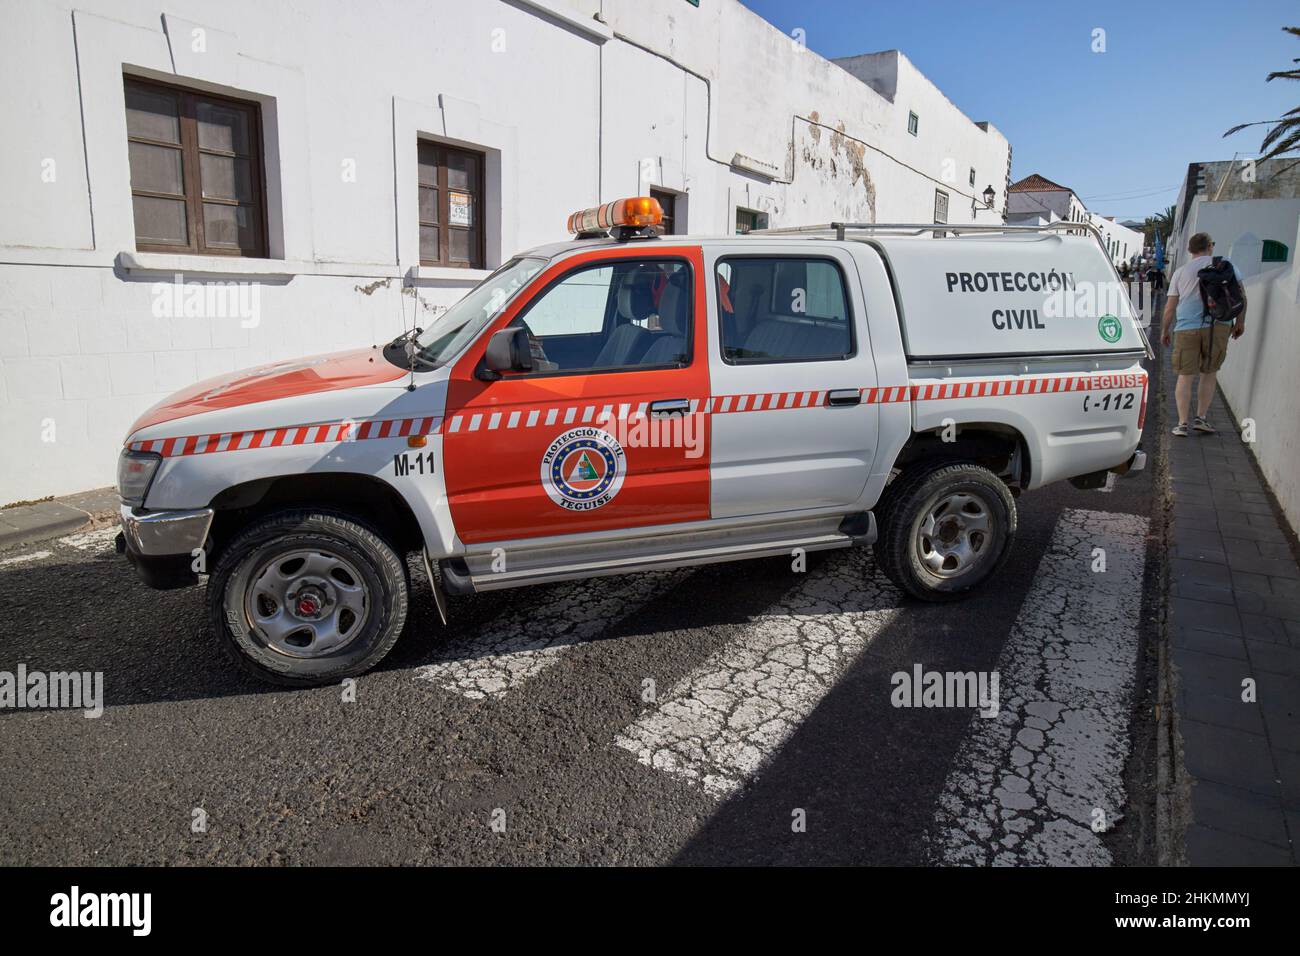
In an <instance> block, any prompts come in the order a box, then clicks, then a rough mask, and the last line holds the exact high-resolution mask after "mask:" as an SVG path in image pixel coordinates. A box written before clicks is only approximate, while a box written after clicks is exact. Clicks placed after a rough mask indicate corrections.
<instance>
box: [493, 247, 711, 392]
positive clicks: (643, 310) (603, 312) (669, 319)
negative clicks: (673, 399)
mask: <svg viewBox="0 0 1300 956" xmlns="http://www.w3.org/2000/svg"><path fill="white" fill-rule="evenodd" d="M691 290H692V278H691V269H690V266H689V265H688V264H687V263H686V262H684V261H682V260H678V259H620V260H618V261H615V262H604V263H600V264H597V265H592V266H588V267H585V268H581V269H576V270H574V271H573V272H570V273H568V274H566V275H564V276H562V277H561V278H560V279H558V280H556V281H555V282H553V283H552V284H551V285H550V286H549V287H548V288H547V289H545V290H544V291H543V292H542V293H541V294H540V295H538V297H537V298H536V299H535V300H534V301H533V302H531V303H530V304H529V305H528V306H527V307H525V309H524V310H523V311H522V312H521V313H520V314H519V316H517V317H516V318H515V319H514V321H513V322H512V323H511V325H512V326H523V327H524V328H526V329H528V333H529V335H530V337H531V338H532V340H533V343H534V349H533V352H534V356H535V357H536V358H537V359H539V365H538V369H537V371H538V372H539V373H542V374H547V373H550V374H555V373H572V372H588V371H609V370H612V369H634V368H635V369H644V368H672V367H680V366H683V365H686V364H688V363H689V362H690V356H691V339H692V325H693V324H694V323H693V319H692V316H693V314H694V310H693V308H692V303H691Z"/></svg>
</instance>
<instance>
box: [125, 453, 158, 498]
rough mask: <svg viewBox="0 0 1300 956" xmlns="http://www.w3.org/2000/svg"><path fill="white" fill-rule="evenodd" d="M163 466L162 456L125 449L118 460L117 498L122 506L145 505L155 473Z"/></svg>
mask: <svg viewBox="0 0 1300 956" xmlns="http://www.w3.org/2000/svg"><path fill="white" fill-rule="evenodd" d="M160 464H162V455H159V454H156V453H154V452H150V451H131V450H130V449H129V448H123V449H122V454H121V456H120V457H119V458H118V459H117V496H118V497H119V498H121V499H122V504H124V505H130V506H131V507H132V508H138V507H140V506H141V505H143V504H144V496H145V494H146V493H147V492H148V491H149V483H150V482H151V481H153V476H154V472H156V471H157V470H158V466H159V465H160Z"/></svg>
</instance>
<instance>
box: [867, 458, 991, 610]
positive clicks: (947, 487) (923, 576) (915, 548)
mask: <svg viewBox="0 0 1300 956" xmlns="http://www.w3.org/2000/svg"><path fill="white" fill-rule="evenodd" d="M881 501H882V504H881V506H880V508H879V511H880V514H878V518H879V522H880V533H879V536H878V537H877V539H876V544H875V553H876V561H877V563H878V564H879V565H880V567H881V570H883V571H884V572H885V575H886V576H887V577H888V578H889V579H890V580H891V581H893V582H894V583H895V584H897V585H898V586H899V587H900V588H902V589H903V590H904V591H906V592H907V593H908V594H911V595H912V596H913V597H917V598H920V599H921V600H923V601H934V602H942V601H954V600H957V599H958V598H961V597H964V596H966V595H967V594H969V593H970V592H971V591H972V590H973V589H975V588H976V587H978V586H979V585H980V584H982V583H983V582H984V581H985V580H987V579H988V578H989V577H990V576H991V575H993V574H995V573H996V572H997V571H998V569H999V568H1001V567H1002V565H1003V564H1004V563H1005V562H1006V559H1007V556H1008V555H1009V554H1010V553H1011V545H1012V542H1013V541H1014V540H1015V536H1016V503H1015V500H1014V499H1013V498H1012V497H1011V492H1010V491H1009V490H1008V489H1007V486H1006V485H1005V484H1004V483H1003V482H1002V481H1001V479H999V478H998V477H997V475H995V474H993V472H991V471H989V470H988V469H987V468H983V467H981V466H980V465H976V464H973V463H971V462H960V461H959V462H952V461H947V462H940V463H937V464H931V465H928V466H924V465H923V466H918V467H917V468H916V469H914V470H912V471H907V472H904V473H903V474H901V475H899V476H898V477H897V478H896V479H894V482H893V484H892V485H891V486H890V488H889V489H888V490H887V493H886V494H885V495H882V496H881Z"/></svg>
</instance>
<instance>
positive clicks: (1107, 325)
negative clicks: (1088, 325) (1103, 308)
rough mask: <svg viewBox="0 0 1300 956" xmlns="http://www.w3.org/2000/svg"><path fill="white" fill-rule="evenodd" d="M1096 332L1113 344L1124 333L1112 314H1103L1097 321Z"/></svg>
mask: <svg viewBox="0 0 1300 956" xmlns="http://www.w3.org/2000/svg"><path fill="white" fill-rule="evenodd" d="M1097 332H1098V334H1100V335H1101V337H1102V338H1103V339H1105V340H1106V341H1107V342H1110V343H1111V344H1114V343H1115V342H1118V341H1119V338H1120V336H1121V335H1123V334H1124V329H1123V327H1122V326H1121V325H1120V324H1119V319H1118V318H1116V317H1115V316H1113V315H1103V316H1102V317H1101V319H1100V321H1098V322H1097Z"/></svg>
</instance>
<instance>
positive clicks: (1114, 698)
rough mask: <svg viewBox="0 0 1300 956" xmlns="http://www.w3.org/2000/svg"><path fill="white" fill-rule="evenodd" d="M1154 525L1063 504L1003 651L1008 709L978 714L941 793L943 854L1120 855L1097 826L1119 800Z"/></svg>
mask: <svg viewBox="0 0 1300 956" xmlns="http://www.w3.org/2000/svg"><path fill="white" fill-rule="evenodd" d="M1146 535H1147V519H1146V518H1144V517H1141V516H1138V515H1128V514H1113V513H1108V512H1103V511H1085V510H1067V511H1064V512H1062V513H1061V516H1060V518H1059V519H1058V521H1057V523H1056V529H1055V530H1054V532H1053V534H1052V540H1051V543H1050V544H1049V546H1048V549H1047V551H1046V552H1045V553H1044V554H1043V558H1042V560H1041V561H1040V562H1039V565H1038V573H1037V575H1036V576H1035V578H1034V582H1033V585H1032V586H1031V587H1030V589H1029V593H1028V594H1026V595H1025V600H1024V604H1023V605H1022V606H1021V609H1020V614H1019V616H1018V617H1017V618H1016V623H1015V625H1014V626H1013V627H1012V630H1011V634H1010V636H1009V637H1008V639H1007V643H1006V644H1005V645H1004V647H1003V649H1002V654H1001V656H1000V657H999V659H998V665H997V668H998V672H999V674H1000V680H1001V698H1002V701H1001V712H1000V714H999V715H998V716H997V717H996V718H992V719H982V718H980V717H974V718H972V722H971V723H972V727H971V734H970V735H969V736H968V737H967V738H966V739H965V740H964V741H963V742H962V745H961V747H960V748H959V750H958V752H957V756H956V758H955V759H954V761H953V765H952V769H950V771H949V774H948V779H947V781H946V783H945V785H944V790H943V793H942V794H941V796H940V798H939V807H938V811H937V813H936V815H935V824H936V831H935V835H934V836H933V838H932V839H931V848H932V850H933V851H935V852H936V854H937V855H938V856H939V857H940V858H941V859H942V860H943V861H944V862H947V863H956V864H993V865H1049V866H1058V865H1062V864H1065V865H1086V866H1104V865H1108V864H1110V863H1111V862H1112V860H1111V855H1110V852H1109V851H1108V850H1107V849H1106V847H1105V846H1104V845H1103V844H1102V842H1101V838H1100V835H1099V834H1098V833H1096V832H1094V831H1093V824H1094V822H1095V821H1097V820H1101V819H1102V818H1101V817H1098V816H1097V815H1096V813H1095V811H1100V812H1101V813H1102V814H1103V815H1104V824H1105V827H1106V828H1109V827H1113V826H1114V825H1115V823H1116V821H1117V820H1119V819H1120V817H1121V815H1122V813H1123V810H1124V799H1125V798H1124V794H1125V789H1124V781H1123V773H1124V764H1125V762H1126V761H1127V759H1128V754H1129V744H1130V741H1129V730H1128V725H1129V707H1130V704H1131V702H1132V695H1133V681H1134V671H1135V669H1136V666H1137V652H1138V637H1139V633H1138V619H1139V615H1140V613H1141V610H1142V574H1143V569H1144V566H1145V563H1146ZM1096 548H1103V549H1105V559H1106V570H1105V572H1104V573H1097V572H1093V570H1092V568H1093V566H1094V562H1095V560H1096V553H1095V551H1094V549H1096Z"/></svg>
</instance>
